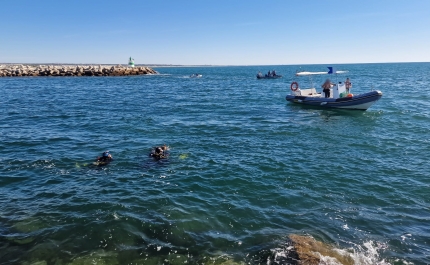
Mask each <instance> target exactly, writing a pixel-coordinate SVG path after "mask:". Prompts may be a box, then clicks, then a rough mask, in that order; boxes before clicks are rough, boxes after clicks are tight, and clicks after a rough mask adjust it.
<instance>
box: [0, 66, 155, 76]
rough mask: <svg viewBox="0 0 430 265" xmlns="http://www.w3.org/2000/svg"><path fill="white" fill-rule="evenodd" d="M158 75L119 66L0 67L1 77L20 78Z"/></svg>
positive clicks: (141, 69) (149, 71) (141, 68)
mask: <svg viewBox="0 0 430 265" xmlns="http://www.w3.org/2000/svg"><path fill="white" fill-rule="evenodd" d="M148 74H157V71H155V70H153V69H151V68H149V67H145V66H136V67H127V66H123V65H121V64H119V65H97V66H95V65H23V64H14V65H13V64H7V65H0V77H19V76H127V75H148Z"/></svg>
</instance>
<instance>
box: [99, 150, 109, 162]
mask: <svg viewBox="0 0 430 265" xmlns="http://www.w3.org/2000/svg"><path fill="white" fill-rule="evenodd" d="M112 160H113V157H112V155H111V154H110V153H109V151H105V152H103V154H102V156H99V157H97V161H98V162H110V161H112Z"/></svg>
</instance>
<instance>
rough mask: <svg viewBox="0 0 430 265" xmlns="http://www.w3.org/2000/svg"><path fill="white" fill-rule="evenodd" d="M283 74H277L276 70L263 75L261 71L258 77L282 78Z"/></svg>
mask: <svg viewBox="0 0 430 265" xmlns="http://www.w3.org/2000/svg"><path fill="white" fill-rule="evenodd" d="M281 77H282V75H278V74H276V72H275V71H272V72H270V71H269V72H268V73H267V74H265V75H263V74H262V73H261V72H258V74H257V79H276V78H281Z"/></svg>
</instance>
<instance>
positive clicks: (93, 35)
mask: <svg viewBox="0 0 430 265" xmlns="http://www.w3.org/2000/svg"><path fill="white" fill-rule="evenodd" d="M0 20H1V22H2V23H1V24H0V63H93V64H118V63H127V61H128V58H129V57H130V56H132V57H133V58H134V59H135V63H136V64H183V65H205V64H211V65H278V64H282V65H289V64H319V63H321V64H331V63H374V62H430V0H354V1H352V0H279V1H272V0H266V1H255V0H241V1H239V0H237V1H236V0H150V1H149V0H148V1H147V0H141V1H137V0H136V1H135V0H128V1H121V0H114V1H113V0H104V1H96V0H85V1H81V0H72V1H64V0H62V1H61V0H56V1H51V0H41V1H35V0H13V1H1V2H0Z"/></svg>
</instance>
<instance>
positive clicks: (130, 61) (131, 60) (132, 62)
mask: <svg viewBox="0 0 430 265" xmlns="http://www.w3.org/2000/svg"><path fill="white" fill-rule="evenodd" d="M128 66H129V67H134V59H133V58H131V57H130V59H129V60H128Z"/></svg>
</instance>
